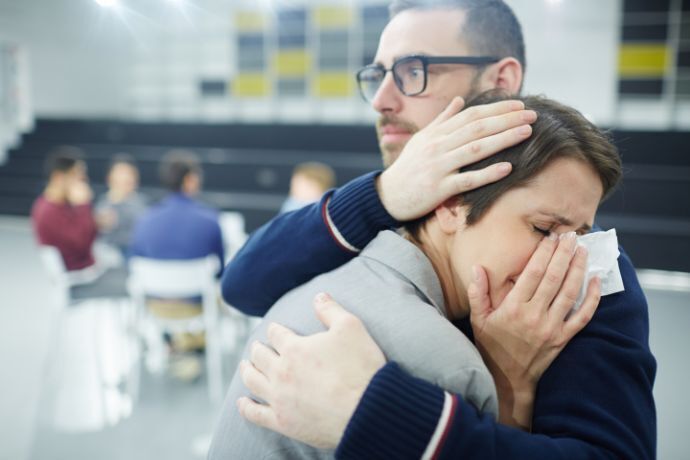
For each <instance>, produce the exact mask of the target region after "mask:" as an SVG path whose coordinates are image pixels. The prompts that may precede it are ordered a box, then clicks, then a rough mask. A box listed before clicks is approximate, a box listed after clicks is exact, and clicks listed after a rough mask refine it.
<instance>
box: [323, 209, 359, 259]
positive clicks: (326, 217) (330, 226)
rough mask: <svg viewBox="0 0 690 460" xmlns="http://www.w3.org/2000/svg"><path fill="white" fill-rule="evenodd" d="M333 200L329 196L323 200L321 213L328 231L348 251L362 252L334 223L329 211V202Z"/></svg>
mask: <svg viewBox="0 0 690 460" xmlns="http://www.w3.org/2000/svg"><path fill="white" fill-rule="evenodd" d="M330 202H331V197H328V199H326V200H325V201H324V202H323V205H322V207H321V215H322V217H323V221H324V222H325V223H326V227H328V231H329V233H330V234H331V237H332V238H333V239H334V240H335V242H336V243H338V245H339V246H340V247H342V248H343V249H345V250H346V251H350V252H360V251H361V249H357V248H356V247H354V246H353V245H351V244H350V243H348V241H347V240H346V239H345V237H344V236H343V235H342V234H341V233H340V231H338V228H337V227H336V226H335V224H334V223H333V220H332V219H331V215H330V214H329V213H328V203H330Z"/></svg>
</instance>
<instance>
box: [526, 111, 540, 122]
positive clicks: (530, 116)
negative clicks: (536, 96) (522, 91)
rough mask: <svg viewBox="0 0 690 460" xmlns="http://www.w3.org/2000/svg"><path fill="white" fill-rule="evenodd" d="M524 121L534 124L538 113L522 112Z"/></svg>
mask: <svg viewBox="0 0 690 460" xmlns="http://www.w3.org/2000/svg"><path fill="white" fill-rule="evenodd" d="M522 119H523V120H525V121H529V122H532V121H534V120H536V119H537V112H535V111H534V110H525V111H524V112H522Z"/></svg>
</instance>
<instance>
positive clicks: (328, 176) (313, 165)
mask: <svg viewBox="0 0 690 460" xmlns="http://www.w3.org/2000/svg"><path fill="white" fill-rule="evenodd" d="M292 175H293V176H303V177H306V178H307V179H309V180H311V181H312V182H315V183H317V184H319V186H320V187H321V189H322V190H323V191H326V190H329V189H331V188H333V187H335V172H333V168H331V167H330V166H328V165H326V164H323V163H319V162H316V161H310V162H307V163H300V164H298V165H297V166H295V169H294V170H293V172H292Z"/></svg>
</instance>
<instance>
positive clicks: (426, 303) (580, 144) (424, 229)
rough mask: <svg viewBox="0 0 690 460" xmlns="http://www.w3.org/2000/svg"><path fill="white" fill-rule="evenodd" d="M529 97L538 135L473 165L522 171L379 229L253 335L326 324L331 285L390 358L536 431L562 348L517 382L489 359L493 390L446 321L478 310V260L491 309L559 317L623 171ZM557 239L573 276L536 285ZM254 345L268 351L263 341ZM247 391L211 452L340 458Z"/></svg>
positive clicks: (568, 121)
mask: <svg viewBox="0 0 690 460" xmlns="http://www.w3.org/2000/svg"><path fill="white" fill-rule="evenodd" d="M500 99H503V96H501V95H498V94H495V93H492V94H485V95H483V96H481V97H480V98H479V99H478V100H476V101H474V102H473V104H482V103H488V102H493V101H496V100H500ZM523 101H524V102H525V106H526V108H528V109H533V110H536V111H537V112H538V114H539V117H538V120H537V121H536V122H535V123H534V124H533V126H532V129H533V134H532V136H531V137H530V138H529V139H528V140H526V141H525V142H523V143H521V144H519V145H517V146H515V147H512V148H509V149H507V150H505V151H503V152H501V153H499V154H497V155H494V156H493V157H491V158H489V159H486V160H484V161H482V162H480V163H479V164H476V165H474V166H473V168H481V167H483V166H486V165H487V164H488V163H495V162H499V161H510V162H511V163H512V164H513V173H512V174H511V175H510V176H509V177H508V178H506V179H504V180H502V181H500V182H498V183H495V184H491V185H488V186H485V187H483V188H481V189H479V190H476V191H473V192H469V193H466V194H464V195H463V196H460V197H457V198H455V199H452V200H448V201H447V202H446V203H444V204H443V205H441V206H439V207H438V208H437V209H436V210H435V211H434V212H433V213H432V214H430V215H429V216H427V217H425V218H424V219H421V220H420V221H418V222H416V223H414V224H412V225H410V226H409V227H408V228H407V231H408V232H407V234H406V235H405V236H400V235H398V234H395V233H393V232H383V233H381V234H380V235H379V236H378V237H377V238H376V239H375V240H374V241H372V243H370V245H369V246H367V248H366V249H365V250H364V251H363V252H362V254H361V255H360V257H358V258H356V259H354V260H353V261H351V262H350V263H348V264H346V265H344V266H343V267H340V268H339V269H336V270H334V271H332V272H330V273H327V274H325V275H322V276H319V277H317V278H315V279H314V280H312V281H310V282H309V283H307V284H305V285H303V286H301V287H299V288H297V289H295V290H293V291H291V292H290V293H288V294H286V295H285V296H284V297H283V298H282V299H280V300H279V301H278V302H277V303H276V305H274V306H273V307H272V308H271V310H270V311H269V314H268V315H267V316H266V317H265V318H264V320H263V322H262V324H261V326H260V327H259V328H258V329H257V331H255V333H254V334H253V338H254V339H256V340H264V338H265V336H266V327H267V325H268V324H269V323H270V322H278V323H281V324H285V325H286V326H288V327H290V328H292V329H294V330H296V331H297V332H298V333H301V334H309V333H313V332H316V331H319V330H322V329H323V327H322V326H321V325H320V324H319V323H318V321H317V320H316V319H315V318H313V315H312V312H311V308H310V300H311V299H312V298H313V296H314V295H315V294H316V293H318V292H329V293H330V294H331V295H332V296H333V297H334V298H335V299H336V300H337V301H338V302H339V303H341V304H342V305H343V306H344V307H345V308H346V309H351V311H352V312H353V313H355V315H357V316H359V317H360V318H361V319H362V321H363V323H364V324H365V326H366V327H367V330H368V331H369V333H370V334H371V335H372V337H373V338H374V339H375V341H376V342H377V343H378V344H379V346H380V347H381V349H382V350H383V352H384V354H385V355H386V358H387V359H389V360H393V361H396V362H398V363H400V365H401V366H402V367H403V368H404V369H405V370H407V371H408V372H410V373H412V374H413V375H416V376H418V377H420V378H422V379H424V380H427V381H430V382H433V383H435V384H437V385H439V386H441V387H443V388H446V389H448V390H450V391H454V392H457V393H460V394H462V395H463V396H464V398H465V399H466V400H467V401H468V402H471V403H472V404H474V405H475V406H476V407H477V408H478V409H479V410H481V411H484V412H486V413H488V414H496V411H497V403H498V404H500V411H498V413H499V414H500V417H499V420H500V421H501V422H503V423H507V424H512V425H516V426H520V427H524V428H528V427H529V423H530V418H531V408H532V402H533V396H534V390H535V388H536V383H537V381H538V379H539V377H540V376H541V374H542V373H543V372H544V370H546V368H547V367H548V365H549V364H550V363H551V361H552V360H553V359H554V358H555V357H556V355H557V353H558V351H559V350H560V349H562V347H561V348H559V349H556V350H554V351H553V352H551V353H548V354H546V355H545V356H544V357H542V359H540V360H539V361H538V362H537V363H534V364H532V365H531V366H529V369H528V370H529V372H528V373H527V375H524V376H521V377H520V378H519V379H518V380H517V381H516V380H515V379H512V378H510V376H509V375H506V374H505V373H503V372H501V369H498V368H494V367H495V366H493V365H492V362H491V360H490V359H489V360H488V361H487V364H488V368H489V369H491V371H492V373H493V380H494V381H495V383H496V387H494V385H493V384H492V378H491V377H492V375H491V374H490V373H489V371H488V370H487V367H486V366H485V365H484V364H483V362H482V361H481V359H480V356H479V353H478V352H477V351H476V349H475V348H474V347H473V345H472V344H471V343H470V342H469V341H468V340H467V338H466V337H465V336H464V335H463V334H461V333H460V332H459V331H458V330H457V329H456V328H455V327H454V326H452V324H451V323H450V321H449V320H456V319H461V318H464V317H466V316H468V315H469V314H470V308H471V305H470V302H469V295H468V287H469V286H470V284H471V282H472V280H473V279H474V278H475V277H476V276H477V273H475V272H474V269H475V267H478V266H480V267H484V269H485V271H486V276H487V277H488V283H489V286H490V291H489V297H490V300H491V304H492V305H495V306H498V305H501V304H502V303H503V301H504V299H506V298H508V297H510V296H513V297H514V296H524V297H525V298H526V299H528V300H529V301H530V302H533V303H534V304H535V308H534V311H535V312H541V311H543V309H544V308H548V307H549V306H551V307H550V310H549V312H550V314H553V315H555V317H556V321H560V322H562V321H563V320H564V318H565V317H566V315H568V313H569V311H570V310H571V308H572V307H573V301H572V300H570V299H572V298H575V297H577V292H578V291H579V288H580V286H581V285H582V282H583V281H582V280H583V271H584V269H583V267H584V265H585V259H586V254H585V252H584V251H582V250H577V251H576V242H575V236H576V234H582V233H585V232H587V231H588V230H589V229H590V228H591V225H592V222H593V220H594V214H595V212H596V209H597V206H598V204H599V202H600V201H601V200H602V199H603V198H604V197H605V196H606V195H607V194H608V193H609V192H610V191H611V190H612V189H613V187H614V186H615V184H616V183H617V182H618V180H619V178H620V175H621V165H620V159H619V157H618V154H617V152H616V150H615V148H614V147H613V146H612V145H611V143H610V142H609V141H608V140H607V139H606V137H605V136H604V135H603V134H602V133H601V132H600V131H599V130H597V129H596V127H594V126H593V125H592V124H591V123H589V122H588V121H587V120H586V119H584V117H582V115H580V114H579V113H578V112H576V111H575V110H573V109H571V108H568V107H565V106H562V105H561V104H558V103H556V102H554V101H550V100H548V99H544V98H539V97H525V98H523ZM470 105H472V104H470ZM558 235H561V237H560V238H561V242H560V243H559V244H558V246H559V249H558V251H557V252H556V255H555V256H554V258H553V259H552V261H554V263H560V264H561V265H563V266H564V267H565V268H564V273H565V270H566V269H567V267H569V266H572V267H574V268H572V269H570V270H569V271H568V274H567V275H565V274H564V277H565V281H563V285H562V286H561V282H560V281H561V280H558V283H556V285H554V283H549V282H546V283H544V282H539V281H540V280H541V276H539V277H537V278H535V277H534V276H532V275H531V274H530V272H529V270H527V271H525V267H526V266H527V264H528V261H529V260H530V258H531V257H532V255H533V253H535V252H536V251H537V248H538V246H539V245H540V244H541V245H543V246H544V245H549V244H551V245H553V244H555V241H554V240H555V239H556V237H557V236H558ZM571 259H572V260H571ZM523 271H524V275H523ZM573 294H575V295H573ZM598 296H599V285H598V283H597V282H596V280H595V281H593V282H592V283H591V284H590V286H589V287H588V291H587V296H586V298H585V301H584V303H583V304H582V307H581V309H580V310H579V311H578V312H577V313H575V314H573V315H572V317H570V318H569V319H568V327H570V328H571V329H572V334H573V335H574V333H575V332H576V331H577V330H579V329H581V328H582V327H583V326H584V325H585V324H586V322H587V318H589V317H591V314H592V313H593V311H594V309H595V308H596V305H597V303H598ZM358 306H366V308H359V307H358ZM478 333H479V334H480V335H481V330H480V331H479V332H478ZM570 337H572V335H570ZM479 343H480V344H481V340H480V341H479ZM563 345H565V344H563ZM254 350H255V351H254V352H255V353H257V352H258V353H267V352H270V351H268V350H267V349H266V348H265V347H263V348H262V347H254ZM256 350H258V351H256ZM262 350H263V351H262ZM496 389H497V390H498V402H497V399H496V394H495V393H494V392H495V391H496ZM247 393H248V392H247V390H246V388H245V387H244V386H243V384H242V382H241V380H240V379H239V377H238V376H237V375H236V376H235V378H234V380H233V383H232V385H231V387H230V390H229V394H228V398H227V400H226V407H225V408H224V410H223V412H222V416H221V420H220V423H219V424H218V427H217V429H216V435H215V436H214V441H213V444H212V446H211V451H210V455H209V456H210V458H216V457H218V458H221V457H223V458H229V457H234V458H304V457H329V456H330V455H332V452H331V451H327V450H320V451H319V450H315V449H313V448H310V447H308V446H306V445H303V444H299V443H297V442H295V441H292V440H290V439H288V438H285V437H282V436H280V435H278V434H276V433H273V432H269V431H267V430H264V429H262V428H259V427H256V426H254V425H251V424H250V423H249V422H246V421H244V420H243V419H242V418H241V417H240V416H239V414H238V413H237V409H236V408H235V407H234V402H235V400H236V399H237V397H238V396H241V395H243V394H247ZM324 410H328V408H324Z"/></svg>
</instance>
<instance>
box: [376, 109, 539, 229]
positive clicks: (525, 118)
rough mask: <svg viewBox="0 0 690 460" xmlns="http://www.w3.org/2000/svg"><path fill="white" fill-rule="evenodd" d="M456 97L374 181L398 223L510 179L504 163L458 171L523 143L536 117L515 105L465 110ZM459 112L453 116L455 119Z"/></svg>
mask: <svg viewBox="0 0 690 460" xmlns="http://www.w3.org/2000/svg"><path fill="white" fill-rule="evenodd" d="M463 105H464V101H463V100H462V98H460V97H456V98H455V99H453V101H452V102H451V103H450V104H449V105H448V107H447V108H446V109H445V110H444V111H443V112H442V113H441V114H440V115H439V116H438V117H436V119H435V120H434V121H432V122H431V123H430V124H429V125H428V126H426V127H425V128H424V129H422V130H420V131H419V132H418V133H417V134H415V135H414V136H413V137H412V138H411V139H410V140H409V142H408V143H407V145H406V146H405V148H404V149H403V151H402V152H401V153H400V156H399V157H398V159H397V160H395V162H394V163H393V164H392V165H391V166H390V167H389V168H388V169H386V170H385V171H384V172H383V174H381V176H379V179H378V181H377V187H378V192H379V196H380V197H381V202H382V203H383V206H384V207H385V208H386V210H387V211H388V213H389V214H390V215H391V216H393V217H394V218H395V219H397V220H398V221H401V222H404V221H409V220H413V219H416V218H418V217H422V216H424V215H426V214H428V213H429V212H431V211H432V210H433V209H435V208H436V207H437V206H438V205H439V204H441V203H442V202H444V201H445V200H447V199H448V198H450V197H451V196H453V195H457V194H460V193H463V192H466V191H468V190H473V189H475V188H478V187H481V186H482V185H486V184H489V183H491V182H495V181H497V180H499V179H502V178H503V177H505V176H507V175H508V173H510V169H511V165H510V163H497V164H494V165H491V166H489V167H487V168H484V169H481V170H478V171H466V172H462V171H461V168H462V167H463V166H467V165H469V164H472V163H476V162H477V161H479V160H482V159H484V158H486V157H488V156H491V155H493V154H495V153H497V152H500V151H502V150H504V149H506V148H508V147H510V146H512V145H515V144H517V143H518V142H521V141H523V140H525V139H526V138H528V137H529V136H530V135H531V134H532V127H531V126H530V123H534V121H536V119H537V114H536V112H534V111H532V110H524V108H525V105H524V104H523V103H522V102H521V101H501V102H496V103H493V104H487V105H479V106H476V107H470V108H469V109H467V110H463V111H462V112H459V110H460V109H461V108H462V106H463ZM458 112H459V113H458Z"/></svg>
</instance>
